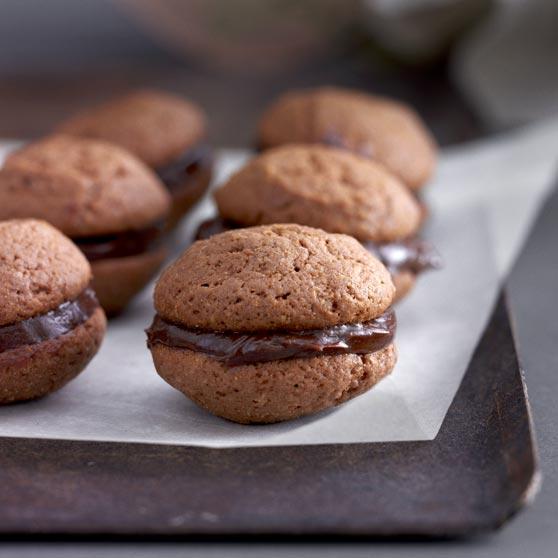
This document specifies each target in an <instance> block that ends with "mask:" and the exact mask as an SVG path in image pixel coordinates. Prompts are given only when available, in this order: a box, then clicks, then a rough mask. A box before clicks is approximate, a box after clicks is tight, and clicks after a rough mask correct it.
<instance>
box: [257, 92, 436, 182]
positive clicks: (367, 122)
mask: <svg viewBox="0 0 558 558" xmlns="http://www.w3.org/2000/svg"><path fill="white" fill-rule="evenodd" d="M259 141H260V144H261V146H262V147H263V148H269V147H273V146H277V145H282V144H285V143H326V144H331V145H336V146H339V147H343V148H345V149H349V150H351V151H354V152H356V153H358V154H360V155H362V156H365V157H368V158H370V159H374V160H376V161H379V162H380V163H382V164H383V165H384V166H385V167H386V168H387V169H389V170H390V171H391V172H392V173H393V174H395V175H396V176H398V177H399V178H400V179H401V180H402V181H403V182H404V183H405V184H406V185H407V186H408V187H410V188H412V189H418V188H420V187H421V186H422V185H423V184H424V183H425V182H426V181H427V180H428V178H429V177H430V176H431V175H432V173H433V170H434V167H435V164H436V146H435V142H434V140H433V138H432V136H431V134H430V132H429V131H428V130H427V128H426V127H425V125H424V124H423V122H422V121H421V119H420V118H419V116H418V115H417V114H416V112H415V111H414V110H413V109H412V108H410V107H409V106H407V105H405V104H403V103H400V102H397V101H393V100H390V99H386V98H383V97H377V96H373V95H368V94H365V93H361V92H357V91H352V90H347V89H338V88H333V87H322V88H317V89H308V90H299V91H292V92H289V93H286V94H285V95H283V96H281V97H279V99H277V101H276V102H275V103H274V104H273V105H272V106H271V107H270V108H269V109H268V110H267V111H266V112H265V113H264V115H263V117H262V119H261V121H260V125H259Z"/></svg>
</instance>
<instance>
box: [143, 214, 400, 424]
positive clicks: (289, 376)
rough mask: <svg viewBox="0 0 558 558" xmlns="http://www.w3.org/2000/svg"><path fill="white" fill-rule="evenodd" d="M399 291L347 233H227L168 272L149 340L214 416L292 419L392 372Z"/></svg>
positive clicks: (273, 229)
mask: <svg viewBox="0 0 558 558" xmlns="http://www.w3.org/2000/svg"><path fill="white" fill-rule="evenodd" d="M394 291H395V288H394V286H393V283H392V281H391V277H390V274H389V272H388V271H387V270H386V268H385V267H384V266H383V265H382V263H381V262H380V261H379V260H378V259H376V258H375V257H374V256H373V255H372V254H371V253H370V252H369V251H368V250H366V249H365V248H364V247H363V246H362V245H361V244H360V243H359V242H357V241H356V240H355V239H353V238H351V237H349V236H346V235H337V234H329V233H326V232H324V231H322V230H318V229H313V228H309V227H302V226H299V225H293V224H289V225H270V226H262V227H252V228H247V229H240V230H235V231H229V232H225V233H222V234H218V235H215V236H213V237H211V238H210V239H208V240H202V241H198V242H195V243H194V244H193V245H192V246H191V247H190V248H188V249H187V250H186V252H184V254H183V255H182V256H181V257H179V258H178V259H177V260H176V261H175V262H174V263H173V264H171V265H170V267H168V268H167V269H166V270H165V271H164V272H163V274H162V276H161V277H160V279H159V281H158V282H157V286H156V289H155V294H154V301H155V310H156V312H157V313H156V316H155V319H154V321H153V323H152V325H151V327H150V328H149V330H148V331H147V335H148V346H149V348H150V349H151V353H152V356H153V361H154V363H155V367H156V369H157V372H158V373H159V375H160V376H161V377H162V378H163V379H164V380H166V381H167V382H168V383H169V384H170V385H171V386H173V387H175V388H176V389H178V390H180V391H182V392H183V393H184V394H185V395H187V396H188V397H189V398H190V399H192V400H193V401H194V402H195V403H197V404H198V405H200V406H201V407H203V408H205V409H207V410H209V411H210V412H211V413H214V414H215V415H218V416H220V417H223V418H226V419H229V420H231V421H235V422H239V423H272V422H279V421H284V420H289V419H293V418H296V417H299V416H302V415H308V414H311V413H316V412H318V411H321V410H323V409H327V408H329V407H333V406H335V405H339V404H341V403H343V402H345V401H348V400H349V399H351V398H353V397H356V396H357V395H360V394H362V393H364V392H366V391H367V390H369V389H370V388H371V387H372V386H373V385H375V384H376V383H377V382H378V381H379V380H381V379H382V378H383V377H385V376H386V375H387V374H389V373H390V372H391V370H392V368H393V367H394V365H395V362H396V349H395V345H394V342H393V337H394V333H395V316H394V312H393V310H392V309H391V308H390V305H391V302H392V299H393V294H394Z"/></svg>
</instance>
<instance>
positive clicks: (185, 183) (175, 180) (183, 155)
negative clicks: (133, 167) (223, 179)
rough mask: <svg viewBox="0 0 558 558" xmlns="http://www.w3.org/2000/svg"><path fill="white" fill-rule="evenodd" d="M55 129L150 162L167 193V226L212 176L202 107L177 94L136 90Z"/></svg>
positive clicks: (210, 156) (186, 207)
mask: <svg viewBox="0 0 558 558" xmlns="http://www.w3.org/2000/svg"><path fill="white" fill-rule="evenodd" d="M59 131H61V132H62V133H65V134H71V135H75V136H80V137H87V138H94V139H100V140H105V141H108V142H111V143H115V144H117V145H120V146H121V147H124V148H125V149H127V150H128V151H130V152H131V153H133V154H134V155H136V157H138V158H139V159H141V160H142V161H143V162H144V163H145V164H147V165H148V166H149V167H151V168H152V169H153V170H154V171H155V172H156V174H158V175H159V178H160V179H161V180H162V182H163V183H164V184H165V186H166V187H167V188H168V191H169V193H170V194H171V196H172V210H171V213H170V215H169V226H174V225H176V224H177V223H178V221H179V220H180V219H181V217H182V216H183V215H184V214H185V213H186V212H187V211H188V209H190V207H191V206H192V205H193V204H194V203H195V202H196V201H197V200H199V199H200V198H201V196H202V195H203V194H204V192H205V191H206V189H207V187H208V186H209V182H210V179H211V167H212V154H211V149H210V147H209V145H208V144H207V142H206V139H205V136H206V119H205V115H204V113H203V111H202V109H201V108H200V107H199V106H197V105H195V104H194V103H192V102H190V101H188V100H186V99H183V98H182V97H179V96H177V95H172V94H169V93H164V92H161V91H150V90H140V91H136V92H134V93H131V94H129V95H126V96H124V97H121V98H118V99H115V100H113V101H110V102H108V103H106V104H103V105H101V106H98V107H95V108H92V109H90V110H85V111H83V112H81V113H80V114H77V115H76V116H74V117H73V118H70V119H69V120H67V121H66V122H63V123H62V124H61V125H60V127H59Z"/></svg>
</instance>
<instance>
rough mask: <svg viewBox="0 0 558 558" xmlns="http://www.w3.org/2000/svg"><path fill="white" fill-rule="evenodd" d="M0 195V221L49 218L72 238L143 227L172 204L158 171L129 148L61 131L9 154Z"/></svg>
mask: <svg viewBox="0 0 558 558" xmlns="http://www.w3.org/2000/svg"><path fill="white" fill-rule="evenodd" d="M0 198H1V199H2V203H1V204H0V219H11V218H27V217H33V218H38V219H44V220H45V221H48V222H49V223H52V224H53V225H54V226H55V227H57V228H58V229H60V230H61V231H62V232H64V233H65V234H67V235H68V236H71V237H83V236H93V235H102V234H107V233H118V232H121V231H126V230H130V229H138V228H142V227H145V226H148V225H150V224H152V223H154V222H156V221H159V220H161V219H163V218H164V217H165V216H166V214H167V212H168V209H169V205H170V198H169V194H168V193H167V191H166V190H165V188H164V186H163V185H162V184H161V183H160V181H159V179H158V178H157V177H156V176H155V174H154V173H153V172H152V171H151V170H150V169H149V168H148V167H146V166H145V165H144V164H143V163H142V162H141V161H140V160H139V159H137V158H136V157H134V156H133V155H131V154H130V153H128V152H127V151H125V150H124V149H121V148H119V147H117V146H115V145H111V144H108V143H104V142H99V141H95V140H87V139H81V138H74V137H70V136H62V135H58V136H51V137H49V138H46V139H44V140H42V141H38V142H35V143H32V144H29V145H27V146H24V147H23V148H22V149H20V150H19V151H16V152H14V153H12V154H11V155H9V156H8V158H7V159H6V162H5V164H4V167H3V168H2V169H0Z"/></svg>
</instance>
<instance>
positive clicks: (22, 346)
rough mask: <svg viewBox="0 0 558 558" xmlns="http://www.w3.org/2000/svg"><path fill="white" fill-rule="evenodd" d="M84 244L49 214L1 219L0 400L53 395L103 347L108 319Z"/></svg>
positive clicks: (12, 400) (7, 400)
mask: <svg viewBox="0 0 558 558" xmlns="http://www.w3.org/2000/svg"><path fill="white" fill-rule="evenodd" d="M90 281H91V269H90V266H89V264H88V263H87V260H86V259H85V258H84V257H83V255H82V254H81V252H80V251H79V250H78V249H77V247H76V246H75V245H74V244H73V243H72V242H71V241H70V240H69V239H68V238H66V237H65V236H64V235H63V234H61V233H60V232H58V231H57V230H56V229H54V228H53V227H52V226H50V225H49V224H47V223H45V222H43V221H36V220H32V219H28V220H10V221H4V222H2V223H0V404H5V403H11V402H15V401H23V400H28V399H35V398H37V397H42V396H43V395H47V394H48V393H51V392H53V391H55V390H57V389H59V388H60V387H62V386H63V385H64V384H66V383H67V382H68V381H70V380H71V379H72V378H74V377H75V376H76V375H77V374H79V373H80V372H81V371H82V370H83V369H84V368H85V367H86V365H87V364H88V362H89V361H90V360H91V359H92V358H93V356H94V355H95V354H96V353H97V351H98V349H99V346H100V344H101V341H102V339H103V336H104V333H105V329H106V319H105V315H104V312H103V310H102V309H101V307H100V306H99V303H98V302H97V300H96V298H95V296H94V293H93V292H92V290H91V289H90V288H89V283H90Z"/></svg>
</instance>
